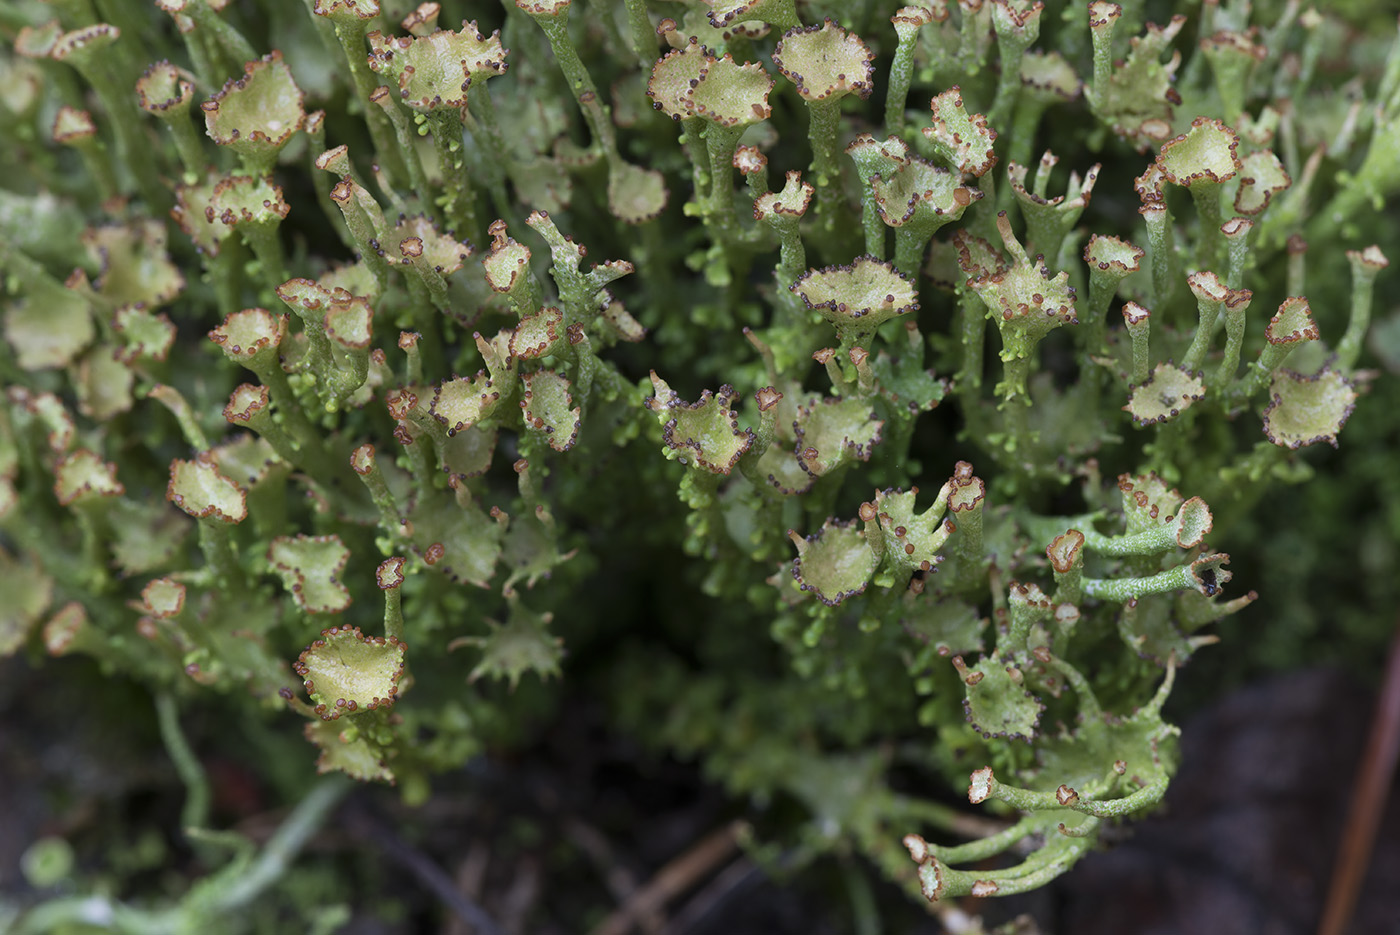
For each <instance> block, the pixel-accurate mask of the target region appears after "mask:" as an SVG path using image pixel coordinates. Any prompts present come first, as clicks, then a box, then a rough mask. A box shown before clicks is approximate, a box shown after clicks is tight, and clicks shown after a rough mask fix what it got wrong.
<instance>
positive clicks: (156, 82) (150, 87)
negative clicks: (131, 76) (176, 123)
mask: <svg viewBox="0 0 1400 935" xmlns="http://www.w3.org/2000/svg"><path fill="white" fill-rule="evenodd" d="M136 99H137V103H139V104H140V105H141V109H142V110H144V111H145V112H146V113H148V114H154V115H155V116H157V117H159V118H161V119H162V120H166V119H171V118H173V117H174V116H176V115H179V114H183V113H185V111H186V110H188V108H189V106H190V102H191V101H192V100H193V99H194V76H193V75H191V74H190V73H189V72H187V71H185V70H184V69H183V68H177V67H176V66H174V65H172V64H170V63H169V62H167V61H159V62H155V63H153V64H152V65H151V66H150V67H148V68H147V69H146V71H145V72H144V73H143V74H142V75H141V77H140V78H139V79H137V81H136Z"/></svg>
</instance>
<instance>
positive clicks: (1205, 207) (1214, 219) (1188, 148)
mask: <svg viewBox="0 0 1400 935" xmlns="http://www.w3.org/2000/svg"><path fill="white" fill-rule="evenodd" d="M1239 144H1240V139H1239V136H1238V135H1237V134H1236V133H1235V131H1234V130H1232V129H1230V128H1229V127H1227V126H1226V125H1225V124H1223V123H1221V122H1220V121H1219V120H1215V119H1213V118H1211V117H1197V118H1196V119H1195V120H1194V121H1192V123H1191V129H1190V130H1187V131H1186V132H1185V133H1183V134H1182V135H1181V136H1178V137H1176V138H1175V139H1172V140H1168V141H1167V142H1166V143H1163V144H1162V150H1161V152H1160V153H1158V154H1157V168H1158V169H1159V170H1161V173H1162V177H1163V178H1164V179H1165V180H1166V181H1168V182H1171V183H1172V184H1174V185H1181V186H1184V187H1185V188H1187V189H1189V190H1190V192H1191V199H1192V200H1193V201H1194V202H1195V203H1196V213H1197V214H1198V215H1199V218H1200V230H1199V231H1198V233H1197V237H1198V238H1199V240H1198V242H1197V243H1198V249H1197V251H1196V258H1197V262H1199V263H1200V264H1201V265H1202V266H1204V267H1211V266H1214V265H1215V264H1216V261H1217V259H1218V257H1217V255H1216V254H1217V252H1218V249H1219V243H1220V223H1221V220H1220V187H1221V186H1222V185H1224V184H1225V183H1226V182H1228V181H1229V180H1230V179H1232V178H1234V177H1235V175H1236V174H1238V173H1239V171H1240V169H1241V168H1243V166H1244V163H1243V162H1242V161H1241V160H1240V157H1239V155H1238V154H1237V153H1236V150H1237V149H1238V148H1239Z"/></svg>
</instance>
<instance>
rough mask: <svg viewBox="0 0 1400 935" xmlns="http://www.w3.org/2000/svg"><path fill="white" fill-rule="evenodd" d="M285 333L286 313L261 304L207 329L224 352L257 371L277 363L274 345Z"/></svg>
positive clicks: (262, 370)
mask: <svg viewBox="0 0 1400 935" xmlns="http://www.w3.org/2000/svg"><path fill="white" fill-rule="evenodd" d="M286 336H287V314H286V313H285V312H283V313H282V314H281V315H274V314H272V313H271V312H269V311H268V310H267V309H265V308H245V309H243V310H242V311H239V312H234V313H233V314H231V315H229V316H228V317H227V318H225V319H224V321H223V324H221V325H219V327H217V328H215V329H214V330H213V331H211V332H209V340H211V341H213V342H214V343H215V344H217V345H219V349H220V350H222V351H223V352H224V356H225V357H227V358H228V359H229V360H232V361H234V362H235V363H239V364H242V365H243V366H245V367H247V368H248V369H249V370H251V371H253V372H254V373H257V374H259V375H261V374H262V373H263V372H265V371H266V370H267V369H269V368H271V367H277V366H280V364H279V363H278V357H279V352H278V348H279V347H280V346H281V344H282V340H283V339H284V338H285V337H286Z"/></svg>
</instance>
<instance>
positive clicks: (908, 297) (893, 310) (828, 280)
mask: <svg viewBox="0 0 1400 935" xmlns="http://www.w3.org/2000/svg"><path fill="white" fill-rule="evenodd" d="M792 291H793V292H794V293H796V294H797V295H798V296H799V297H800V298H801V299H802V301H803V302H805V303H806V305H807V307H808V308H810V309H815V310H817V311H818V312H820V313H821V315H822V317H823V318H825V319H826V320H827V321H829V322H831V323H832V324H833V325H834V326H835V327H836V333H837V335H838V336H839V337H840V339H841V344H842V346H843V348H848V347H851V346H864V345H865V344H867V343H868V342H869V340H870V336H871V335H873V334H874V333H875V331H876V329H878V328H879V327H880V326H881V325H882V324H884V323H885V322H887V321H889V320H890V319H891V318H897V317H898V316H900V315H903V314H905V313H907V312H914V311H918V308H919V302H918V293H917V292H916V291H915V289H914V285H913V283H911V282H910V281H909V280H908V279H907V278H906V277H905V276H903V275H901V274H900V273H899V271H898V270H896V269H895V268H894V267H893V266H892V265H890V264H889V263H885V262H883V261H881V260H877V259H876V258H875V257H873V256H860V257H856V259H855V261H854V262H853V263H851V264H850V265H849V266H828V267H825V268H823V269H810V270H808V271H807V272H806V273H804V274H802V276H801V277H799V278H798V280H797V281H796V282H795V283H793V284H792Z"/></svg>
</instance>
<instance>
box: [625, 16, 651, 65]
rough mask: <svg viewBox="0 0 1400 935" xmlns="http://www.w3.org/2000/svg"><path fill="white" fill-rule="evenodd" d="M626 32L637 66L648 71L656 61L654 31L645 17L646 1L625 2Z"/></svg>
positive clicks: (648, 19)
mask: <svg viewBox="0 0 1400 935" xmlns="http://www.w3.org/2000/svg"><path fill="white" fill-rule="evenodd" d="M627 31H628V34H629V35H628V39H630V40H631V44H632V54H633V55H635V56H637V64H639V65H641V66H642V68H643V69H644V70H650V69H651V66H652V63H654V62H655V61H656V29H655V27H653V26H652V25H651V18H650V17H649V16H647V4H646V0H627Z"/></svg>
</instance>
